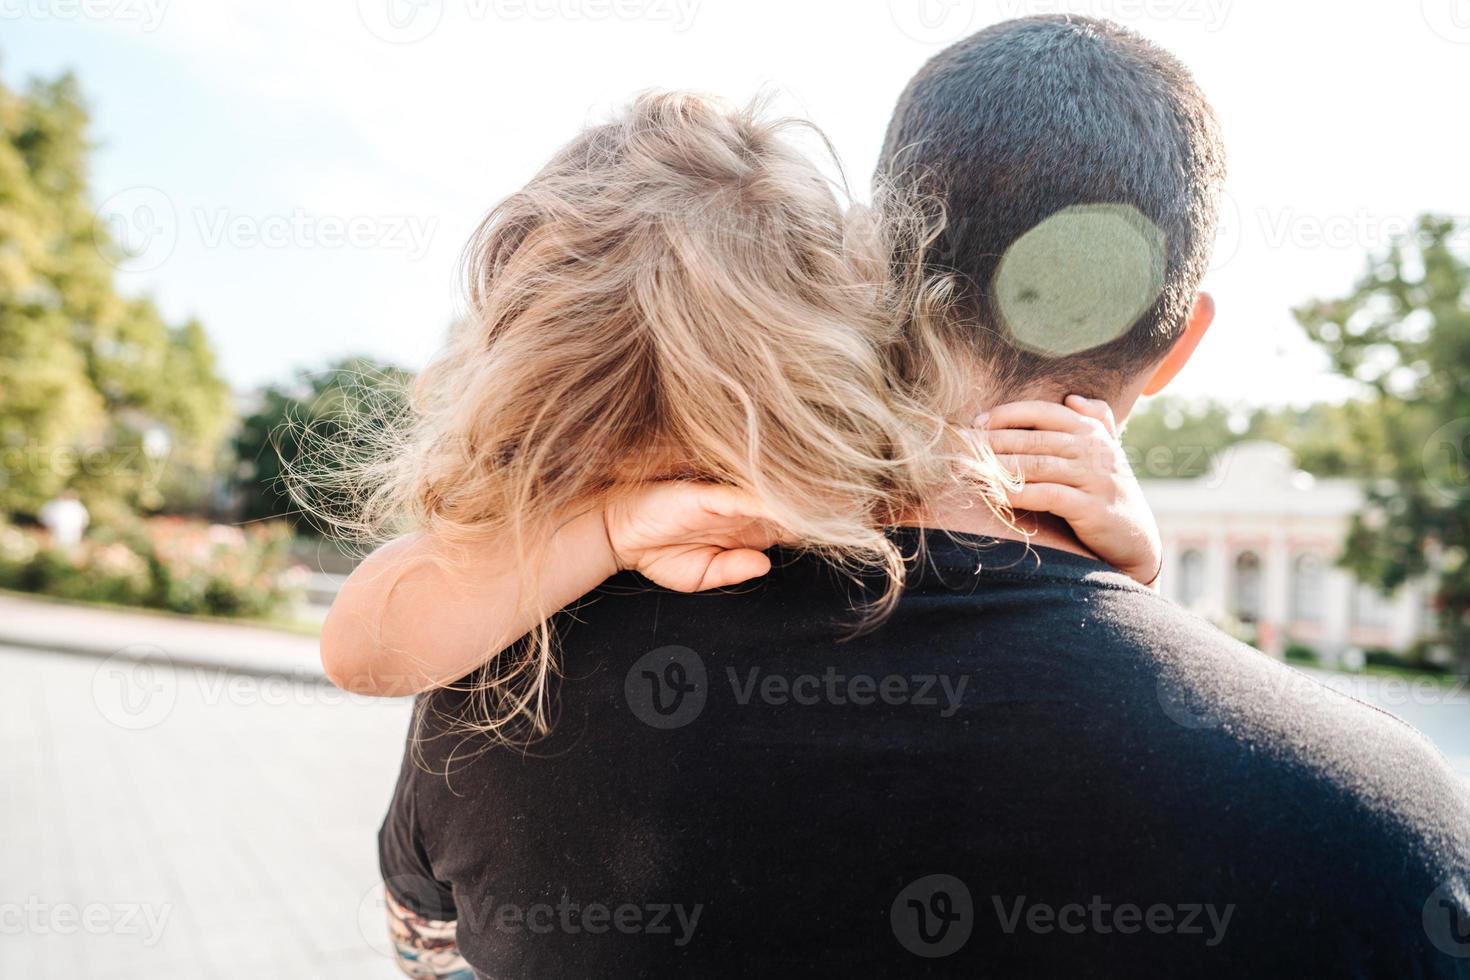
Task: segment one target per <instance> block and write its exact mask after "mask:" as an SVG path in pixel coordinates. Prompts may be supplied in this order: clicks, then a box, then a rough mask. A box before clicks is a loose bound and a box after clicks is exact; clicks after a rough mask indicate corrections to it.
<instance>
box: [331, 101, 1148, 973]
mask: <svg viewBox="0 0 1470 980" xmlns="http://www.w3.org/2000/svg"><path fill="white" fill-rule="evenodd" d="M799 125H800V124H795V123H792V122H789V121H785V122H767V121H764V120H763V119H762V118H761V117H760V115H759V113H758V112H757V111H756V110H755V109H746V110H738V111H737V110H731V109H727V108H724V107H722V106H720V105H718V104H716V103H714V102H711V101H709V100H706V99H703V98H700V97H696V96H692V95H687V94H657V95H645V96H643V97H640V98H639V99H637V100H636V101H635V102H634V103H633V104H632V106H631V107H629V108H628V109H627V110H626V111H625V112H623V113H622V114H621V115H620V116H618V117H617V118H616V119H615V120H614V121H612V122H611V123H608V124H606V125H601V126H597V127H594V128H592V129H589V130H588V131H586V132H585V133H583V134H582V135H581V136H579V137H578V138H577V139H576V140H574V141H573V142H572V143H571V144H569V145H568V146H567V147H565V148H564V149H563V150H561V152H560V153H558V154H557V155H556V156H555V157H554V158H553V159H552V160H551V162H550V163H549V164H548V165H547V166H546V167H545V168H544V169H543V170H542V171H541V172H540V173H539V174H538V175H537V176H536V177H535V178H533V179H532V181H531V182H530V183H529V184H528V185H527V186H526V187H525V188H523V189H522V190H520V191H518V192H517V193H515V194H513V195H511V197H509V198H508V199H507V200H506V201H504V202H503V203H501V204H500V205H499V206H498V207H496V208H495V209H494V211H492V213H491V214H490V216H489V217H488V218H487V220H486V221H485V222H484V224H483V225H482V227H481V228H480V230H479V231H478V233H477V234H476V235H475V237H474V240H473V241H472V243H471V245H470V247H469V249H468V251H467V263H466V264H467V269H468V275H469V285H470V311H469V314H470V315H469V316H468V318H467V319H466V321H465V323H464V324H463V325H462V326H461V327H459V328H458V329H457V330H456V332H455V333H454V335H453V336H452V338H451V339H450V342H449V344H448V346H447V348H446V349H445V351H444V352H443V353H442V354H441V355H440V356H439V357H438V359H437V360H436V361H435V362H434V363H433V364H432V365H431V366H430V367H429V368H428V369H427V370H426V371H425V372H424V373H423V375H422V376H421V377H420V379H419V381H418V383H417V387H416V390H415V396H414V402H413V418H412V420H411V423H410V424H409V425H408V427H407V428H406V429H403V430H400V429H398V428H396V427H392V426H390V427H388V429H387V431H386V434H385V435H383V436H382V439H383V440H384V443H385V444H384V445H383V446H382V447H381V449H380V451H379V453H378V454H377V455H376V456H375V457H374V458H373V459H372V460H370V461H369V463H367V464H366V465H365V466H362V467H358V468H356V469H351V470H349V471H348V473H347V476H346V478H345V480H344V481H343V483H342V484H341V486H343V487H344V488H345V489H346V490H348V491H350V493H351V495H352V496H351V498H350V499H349V501H348V505H349V506H350V507H352V509H353V511H354V518H353V520H354V526H356V527H358V528H359V529H362V530H366V531H369V532H375V533H378V534H384V535H391V534H392V533H394V532H399V531H408V532H409V533H407V534H406V535H405V536H402V537H398V538H397V539H396V540H394V541H392V542H391V543H389V544H387V545H386V546H384V547H382V548H381V549H379V550H378V551H377V552H375V553H374V554H372V555H371V556H370V557H369V558H368V559H367V560H365V561H364V562H363V563H362V565H361V566H360V567H359V568H358V569H357V571H356V572H355V573H354V574H353V575H352V577H351V578H350V579H349V581H348V582H347V584H346V585H345V587H344V588H343V590H342V592H341V594H340V595H339V596H338V598H337V601H336V603H335V604H334V606H333V608H332V612H331V615H330V617H329V618H328V620H327V622H326V625H325V628H324V630H323V635H322V657H323V662H324V664H325V666H326V669H327V672H328V674H329V676H330V677H331V678H332V680H333V681H334V682H335V683H337V684H338V685H339V686H341V687H343V688H345V689H348V690H351V691H355V692H360V693H369V694H378V695H401V694H411V693H416V692H421V691H425V690H428V689H431V688H435V687H440V686H445V685H450V684H454V683H456V682H460V683H462V684H463V685H465V686H467V687H468V688H469V689H470V690H471V692H472V694H473V697H474V699H473V701H472V702H471V703H472V704H473V705H474V706H475V707H476V709H477V710H476V711H475V712H474V713H473V717H469V718H464V719H458V720H459V721H460V722H462V723H463V724H464V725H465V726H467V727H469V728H470V729H472V730H473V731H475V732H478V733H483V734H484V735H486V736H488V738H489V742H488V743H487V744H492V745H493V744H494V743H495V742H497V741H498V742H505V741H521V740H524V739H527V738H531V737H534V736H536V735H538V734H541V733H544V732H545V731H547V727H548V720H547V718H548V715H547V704H546V700H547V689H548V682H549V679H550V677H551V675H552V672H553V668H554V660H553V643H552V631H551V627H550V626H549V625H548V618H549V617H550V616H552V614H554V613H555V612H557V610H560V609H562V608H564V607H566V606H567V605H569V604H571V603H572V602H574V601H575V600H576V599H577V598H578V597H580V596H582V595H584V594H586V593H588V592H590V591H592V590H593V589H594V588H596V587H597V586H598V585H599V584H600V583H602V582H603V581H604V580H605V579H607V578H609V577H610V576H612V575H613V574H614V573H616V572H618V571H620V570H626V569H631V570H636V571H638V572H640V573H642V575H643V576H645V577H646V578H647V579H648V580H650V581H651V582H652V583H654V584H655V585H657V586H662V587H664V588H668V589H673V590H678V591H681V592H693V591H699V590H706V589H714V588H720V587H724V586H730V585H735V584H737V583H740V582H744V581H747V580H749V579H752V578H756V577H759V576H762V575H764V574H765V573H766V572H767V571H768V570H769V569H770V567H771V564H770V559H769V558H768V557H767V555H766V554H765V552H766V550H767V549H769V548H771V547H772V546H773V545H775V544H777V543H783V544H790V545H794V546H797V547H800V548H802V549H806V550H808V551H810V552H814V553H816V554H818V555H820V556H822V557H824V558H826V559H827V560H829V561H830V562H831V563H832V564H833V565H834V566H836V567H837V568H839V569H841V570H843V571H845V572H847V573H848V574H850V575H853V576H857V575H864V576H866V577H869V578H870V579H871V578H872V577H874V573H876V577H877V578H878V580H880V581H885V582H886V583H887V584H886V588H885V589H882V590H880V592H881V594H880V595H879V597H878V598H877V599H876V601H875V602H874V603H873V604H872V606H871V608H869V609H868V610H867V614H866V615H867V617H868V619H869V620H870V621H872V622H876V621H877V620H879V619H881V616H882V614H883V612H884V610H885V609H886V608H887V607H888V605H889V604H891V603H892V602H893V601H895V600H896V598H897V596H898V595H899V594H900V592H901V590H902V586H903V582H904V577H905V574H906V571H907V569H908V568H909V567H910V565H909V563H910V561H911V560H912V559H913V558H914V557H915V556H912V555H904V554H902V553H901V552H900V550H899V547H898V545H897V544H896V543H895V540H894V537H893V536H892V535H890V534H889V533H887V532H886V530H885V528H887V527H890V526H892V525H897V524H915V523H919V524H921V523H923V515H924V513H925V508H926V502H927V503H933V502H936V501H938V500H940V499H952V498H956V497H960V498H963V499H966V500H970V501H974V502H975V504H976V506H977V507H979V508H981V509H982V510H987V509H988V511H989V512H991V513H992V514H993V515H994V516H995V520H996V521H997V522H999V523H1001V524H1003V525H1004V526H1006V527H1010V528H1012V529H1013V530H1016V527H1017V526H1016V525H1015V524H1014V523H1012V520H1011V508H1012V507H1015V508H1018V509H1020V510H1024V511H1028V512H1033V513H1041V512H1047V511H1049V512H1052V513H1054V514H1056V515H1058V516H1059V517H1061V518H1063V519H1065V520H1066V521H1068V522H1070V525H1071V528H1072V531H1073V532H1075V534H1076V537H1077V538H1078V539H1080V541H1081V543H1082V544H1083V545H1085V547H1086V548H1088V549H1091V550H1092V551H1093V552H1094V553H1095V554H1097V555H1098V556H1100V557H1102V558H1104V559H1105V560H1107V561H1109V562H1111V563H1112V564H1114V565H1115V566H1117V567H1119V568H1121V569H1123V570H1125V571H1127V572H1129V573H1130V574H1132V575H1133V576H1134V577H1135V578H1137V579H1139V580H1141V581H1151V580H1152V579H1153V578H1154V577H1155V576H1156V574H1157V570H1158V553H1159V548H1158V544H1157V535H1156V533H1155V532H1154V531H1153V530H1152V523H1151V519H1150V517H1149V515H1148V511H1147V508H1146V507H1144V506H1143V504H1142V502H1141V498H1140V497H1139V495H1138V493H1137V485H1136V483H1134V481H1133V480H1132V477H1131V475H1130V474H1129V472H1128V467H1127V463H1126V461H1125V460H1124V459H1123V458H1122V454H1121V450H1120V449H1119V447H1118V443H1117V432H1116V430H1115V428H1114V427H1113V424H1112V417H1111V414H1110V412H1109V410H1108V408H1107V406H1106V404H1104V403H1102V402H1098V401H1093V400H1089V399H1085V398H1080V397H1075V396H1074V397H1072V398H1069V399H1068V400H1067V407H1066V408H1064V407H1063V406H1061V405H1056V404H1050V405H1048V404H1044V403H1038V402H1022V403H1017V404H1013V405H1006V406H1001V407H999V408H995V409H993V410H992V411H991V413H990V414H989V417H988V419H984V420H980V422H979V426H978V427H975V426H973V425H972V420H975V416H976V413H977V411H978V410H979V409H980V408H981V407H982V406H984V405H986V404H987V399H986V393H985V391H984V390H983V388H982V387H980V386H977V384H976V383H975V380H974V379H975V378H976V376H977V372H976V368H977V366H976V365H973V364H971V363H968V362H967V360H966V359H965V358H963V357H962V356H959V355H958V354H957V353H956V352H955V351H954V350H952V349H951V345H950V343H948V337H949V334H948V333H947V332H946V329H945V324H946V320H945V314H946V310H947V307H946V299H947V297H948V295H949V294H950V291H951V290H950V284H949V283H947V282H945V281H943V280H933V279H925V278H923V277H922V276H921V275H920V274H919V272H918V271H917V270H918V269H919V268H920V267H921V261H922V256H923V250H924V248H925V247H926V245H927V244H928V242H929V241H930V240H932V236H933V234H934V230H935V229H934V228H933V223H932V222H928V221H926V220H924V217H923V215H924V212H923V209H922V208H919V207H916V206H912V205H911V204H908V203H905V202H903V201H900V200H899V199H897V198H896V196H894V195H890V194H880V205H879V207H878V208H877V209H875V210H874V211H868V210H865V209H861V208H856V207H849V208H844V207H843V206H842V205H841V204H840V203H839V201H838V198H837V197H836V195H835V194H834V192H833V188H832V186H831V184H830V182H829V181H828V180H827V179H826V178H824V177H823V176H822V174H821V172H820V171H819V170H818V169H817V168H816V167H815V166H814V165H813V164H812V163H811V162H810V161H809V160H808V159H807V158H806V157H805V156H804V155H803V154H802V153H801V152H799V151H798V150H797V149H796V148H795V147H794V146H793V145H791V144H790V143H789V142H788V141H787V140H786V138H785V135H786V133H787V132H788V131H790V130H793V129H795V128H798V126H799ZM953 420H961V421H953ZM1041 430H1045V431H1046V432H1048V433H1049V436H1048V437H1047V438H1045V439H1038V438H1037V436H1038V433H1039V431H1041ZM1059 446H1061V447H1063V448H1061V449H1059V448H1058V447H1059ZM1059 457H1063V458H1065V460H1066V461H1067V462H1068V463H1069V465H1067V466H1062V467H1058V466H1057V465H1056V462H1057V459H1058V458H1059ZM1041 461H1049V465H1047V466H1046V467H1045V473H1046V475H1045V477H1044V480H1043V481H1042V482H1037V481H1035V480H1033V481H1030V482H1027V481H1026V480H1025V479H1024V478H1025V477H1026V476H1027V475H1028V473H1030V474H1032V475H1035V474H1036V473H1040V472H1041V470H1040V469H1037V468H1035V467H1036V466H1037V464H1039V463H1040V462H1041ZM1018 536H1019V534H1018ZM403 900H404V896H394V895H392V894H390V895H389V909H390V912H391V913H392V915H391V917H392V919H393V922H394V931H395V936H396V937H397V940H398V948H399V951H400V958H401V960H402V965H403V966H404V968H405V970H406V971H408V972H410V973H411V974H412V975H416V976H447V975H455V974H454V971H455V970H456V969H460V968H461V967H462V961H459V960H457V958H456V954H455V952H454V949H453V942H452V940H451V939H450V938H449V937H450V936H452V923H447V922H446V921H441V920H429V919H425V918H423V917H421V916H418V915H416V914H414V913H413V912H412V911H411V910H409V909H408V908H407V907H406V906H405V905H404V904H403ZM462 975H464V976H468V975H469V974H468V973H467V972H466V973H464V974H462Z"/></svg>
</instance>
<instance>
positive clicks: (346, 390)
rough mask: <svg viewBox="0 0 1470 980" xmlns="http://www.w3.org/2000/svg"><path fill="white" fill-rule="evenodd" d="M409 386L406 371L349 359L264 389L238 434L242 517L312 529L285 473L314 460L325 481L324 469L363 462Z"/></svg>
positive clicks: (400, 409)
mask: <svg viewBox="0 0 1470 980" xmlns="http://www.w3.org/2000/svg"><path fill="white" fill-rule="evenodd" d="M411 381H412V375H411V374H409V373H408V372H407V371H404V370H401V369H399V368H396V367H392V366H389V365H386V364H380V363H378V362H376V361H373V360H371V359H370V358H365V357H351V358H346V359H343V360H339V361H335V362H333V363H331V364H329V365H328V366H327V367H326V368H325V369H323V370H321V371H301V372H298V373H297V375H296V377H295V378H294V379H293V380H292V381H291V382H289V383H287V384H284V385H271V386H269V387H266V388H264V389H262V390H261V391H260V392H259V393H258V395H257V404H256V406H255V408H254V410H253V411H251V412H250V413H249V414H248V415H246V417H245V418H244V419H243V420H242V421H241V423H240V428H239V431H238V433H237V434H236V436H235V454H236V456H237V458H238V460H239V464H238V467H237V470H236V476H237V482H238V486H239V488H240V512H241V516H242V517H243V518H244V519H246V520H264V519H268V518H273V517H284V518H287V519H288V520H290V521H291V522H292V523H293V524H295V525H296V526H297V527H298V529H303V530H311V529H313V525H312V522H311V520H310V519H308V518H307V516H306V515H303V514H302V513H301V510H300V508H299V507H298V506H297V504H296V503H295V501H294V500H293V499H292V498H291V496H290V494H289V493H288V491H287V489H286V483H285V480H286V474H287V472H289V471H292V470H295V469H297V468H298V467H299V466H300V465H301V464H303V462H305V461H306V459H305V458H306V457H307V456H308V455H310V456H311V457H312V458H311V461H310V462H311V466H312V468H313V469H314V470H315V471H316V475H317V476H318V477H320V476H322V475H323V474H322V473H321V471H320V469H319V467H321V466H330V465H332V462H333V461H334V460H335V461H337V462H339V463H345V462H349V461H354V460H360V459H361V458H362V454H363V453H370V452H372V451H373V449H374V448H375V445H374V443H373V439H372V437H373V434H374V432H375V431H376V430H377V428H378V427H379V426H381V425H385V424H388V423H391V422H392V421H393V420H395V419H397V418H398V417H400V416H401V414H402V413H403V412H404V411H405V410H406V407H407V406H406V397H405V393H406V391H407V389H408V386H409V383H410V382H411ZM313 482H315V480H314V481H313ZM323 505H324V506H329V502H327V501H324V502H323Z"/></svg>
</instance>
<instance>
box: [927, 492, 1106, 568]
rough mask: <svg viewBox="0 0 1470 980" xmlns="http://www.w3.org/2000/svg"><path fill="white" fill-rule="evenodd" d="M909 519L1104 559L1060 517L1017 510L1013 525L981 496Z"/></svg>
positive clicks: (935, 506)
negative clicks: (1006, 521) (1001, 516)
mask: <svg viewBox="0 0 1470 980" xmlns="http://www.w3.org/2000/svg"><path fill="white" fill-rule="evenodd" d="M906 523H913V524H922V525H923V526H925V527H932V528H938V529H941V530H945V531H959V532H961V533H964V534H975V535H981V536H984V537H991V538H1004V539H1006V540H1010V541H1025V542H1027V543H1028V544H1033V545H1036V546H1038V547H1042V548H1055V549H1057V550H1058V551H1067V552H1070V553H1072V554H1074V555H1081V556H1082V557H1084V558H1092V559H1096V560H1099V561H1101V559H1099V558H1098V557H1097V555H1095V554H1094V553H1093V552H1091V551H1090V550H1088V548H1087V546H1086V545H1084V544H1083V543H1082V542H1081V541H1079V540H1077V535H1075V534H1073V533H1072V528H1071V527H1070V526H1069V525H1068V524H1067V522H1066V521H1064V520H1062V519H1061V518H1060V517H1057V516H1055V515H1053V514H1038V513H1034V512H1032V511H1016V513H1015V516H1014V518H1013V520H1012V524H1013V526H1007V525H1006V523H1005V522H1004V521H1002V520H1001V519H1000V518H999V517H997V516H995V514H994V513H992V512H991V510H990V508H989V507H987V506H986V505H985V502H984V501H983V500H980V499H979V498H978V497H977V498H974V499H968V500H946V501H943V502H940V503H937V504H933V505H930V506H927V507H925V508H924V509H923V510H922V511H921V512H920V513H918V514H916V515H914V517H913V519H912V520H911V521H909V522H906Z"/></svg>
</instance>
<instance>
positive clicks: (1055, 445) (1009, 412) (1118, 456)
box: [975, 395, 1163, 585]
mask: <svg viewBox="0 0 1470 980" xmlns="http://www.w3.org/2000/svg"><path fill="white" fill-rule="evenodd" d="M975 427H976V428H977V429H982V430H984V432H983V434H984V436H985V438H986V439H987V441H988V442H989V444H990V447H991V449H993V450H994V451H995V454H996V455H997V456H998V457H999V458H1000V461H1001V463H1002V464H1003V465H1004V466H1005V467H1006V468H1007V469H1009V470H1011V471H1012V472H1013V473H1018V474H1019V475H1020V476H1021V478H1022V479H1023V480H1024V481H1025V485H1024V486H1023V487H1022V488H1021V489H1020V490H1019V491H1017V492H1015V493H1013V494H1011V495H1010V502H1011V506H1012V507H1015V508H1016V509H1017V510H1030V511H1044V512H1046V513H1048V514H1055V515H1057V516H1058V517H1060V518H1062V519H1063V520H1065V521H1066V522H1067V523H1068V524H1070V525H1071V526H1072V531H1073V532H1074V533H1075V534H1076V535H1077V538H1078V539H1079V540H1080V541H1081V542H1082V543H1083V544H1084V545H1086V546H1087V547H1088V548H1090V549H1091V550H1092V551H1093V552H1094V553H1095V554H1096V555H1097V556H1098V557H1099V558H1101V559H1103V560H1104V561H1106V562H1107V563H1108V564H1110V565H1113V566H1114V567H1116V568H1118V569H1120V570H1121V571H1123V572H1125V573H1127V574H1128V575H1129V576H1130V577H1131V578H1133V579H1134V580H1135V581H1137V582H1140V583H1142V584H1144V585H1153V583H1154V582H1155V581H1156V580H1157V579H1158V577H1159V572H1160V571H1161V570H1162V564H1163V547H1162V545H1161V544H1160V542H1159V529H1158V525H1157V524H1156V523H1155V522H1154V515H1153V512H1152V511H1151V510H1149V507H1148V503H1147V501H1145V500H1144V498H1143V491H1142V490H1141V489H1140V488H1139V486H1138V480H1137V479H1135V478H1134V476H1133V470H1132V468H1131V467H1130V466H1129V465H1128V458H1127V456H1125V455H1124V453H1123V446H1122V443H1120V442H1119V441H1118V426H1117V424H1116V423H1115V422H1114V421H1113V410H1112V409H1111V408H1110V407H1109V406H1108V403H1107V402H1104V401H1100V400H1098V399H1095V398H1083V397H1082V396H1081V395H1068V396H1067V398H1066V401H1065V403H1064V404H1062V405H1057V404H1055V403H1052V402H1040V401H1027V402H1011V403H1009V404H1006V405H1001V406H1000V407H998V408H996V409H994V410H992V411H990V412H988V413H986V414H984V415H981V416H980V417H979V418H977V419H976V420H975Z"/></svg>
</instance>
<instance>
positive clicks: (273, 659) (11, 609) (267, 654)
mask: <svg viewBox="0 0 1470 980" xmlns="http://www.w3.org/2000/svg"><path fill="white" fill-rule="evenodd" d="M0 643H8V644H11V645H13V646H23V647H29V648H32V649H37V650H54V651H57V652H61V653H80V654H86V655H89V656H98V657H108V656H114V655H115V656H117V657H119V659H130V660H162V661H166V662H169V663H172V664H175V665H193V666H201V667H229V668H231V669H233V670H236V671H238V672H244V673H251V674H287V675H296V674H302V675H311V676H317V677H320V676H321V673H322V668H321V661H320V658H319V654H318V651H317V642H316V639H315V638H313V637H309V636H300V635H297V634H294V633H287V632H284V631H281V630H272V629H264V628H261V627H257V626H241V625H236V624H233V623H221V622H210V621H205V620H194V619H186V618H183V617H179V616H170V615H167V614H155V613H148V612H133V611H123V610H111V609H102V608H98V607H89V606H80V605H74V604H71V603H62V602H56V601H50V600H46V599H39V598H30V597H26V596H17V595H7V594H0Z"/></svg>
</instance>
